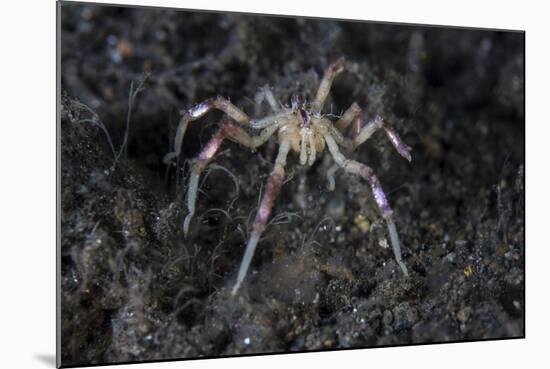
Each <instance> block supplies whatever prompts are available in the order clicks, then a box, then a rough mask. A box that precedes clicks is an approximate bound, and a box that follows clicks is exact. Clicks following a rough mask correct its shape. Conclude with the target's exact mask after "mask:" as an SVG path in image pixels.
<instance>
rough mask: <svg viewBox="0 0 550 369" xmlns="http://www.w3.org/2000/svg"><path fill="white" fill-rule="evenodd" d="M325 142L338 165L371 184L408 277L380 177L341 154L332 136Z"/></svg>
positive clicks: (397, 255) (398, 262)
mask: <svg viewBox="0 0 550 369" xmlns="http://www.w3.org/2000/svg"><path fill="white" fill-rule="evenodd" d="M325 141H326V143H327V146H328V149H329V151H330V153H331V155H332V157H333V158H334V161H336V164H338V165H339V166H340V167H342V168H343V169H344V170H345V171H346V172H347V173H352V174H357V175H360V176H361V177H362V178H364V179H366V180H367V181H368V182H369V184H370V187H371V190H372V193H373V195H374V200H375V201H376V204H377V205H378V209H379V211H380V214H381V215H382V217H383V218H384V219H385V220H386V224H387V226H388V233H389V235H390V242H391V245H392V249H393V254H394V257H395V260H396V261H397V264H398V265H399V267H400V268H401V270H402V271H403V274H405V276H407V275H408V274H409V273H408V271H407V267H406V266H405V263H403V261H402V259H401V244H400V242H399V236H398V234H397V230H396V228H395V223H394V222H393V219H392V214H393V211H392V209H391V207H390V204H389V203H388V199H387V198H386V194H385V193H384V190H383V189H382V185H380V181H379V180H378V177H377V176H376V175H375V174H374V171H373V170H372V168H370V167H369V166H367V165H365V164H362V163H359V162H357V161H355V160H349V159H347V158H346V157H345V156H344V155H343V154H342V153H341V152H340V150H339V148H338V145H337V144H336V141H334V139H333V138H332V137H331V136H329V135H326V136H325Z"/></svg>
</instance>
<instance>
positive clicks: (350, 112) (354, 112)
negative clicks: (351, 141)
mask: <svg viewBox="0 0 550 369" xmlns="http://www.w3.org/2000/svg"><path fill="white" fill-rule="evenodd" d="M360 117H361V108H360V107H359V105H357V103H355V102H354V103H353V104H351V106H350V107H349V108H348V109H347V110H346V111H345V112H344V114H343V115H342V116H341V117H340V119H338V121H337V122H336V123H335V125H336V128H338V130H339V131H340V132H342V134H344V135H345V133H346V130H347V128H348V126H349V125H350V123H351V122H352V121H354V120H357V119H358V118H360Z"/></svg>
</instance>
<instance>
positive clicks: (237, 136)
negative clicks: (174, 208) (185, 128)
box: [183, 121, 277, 237]
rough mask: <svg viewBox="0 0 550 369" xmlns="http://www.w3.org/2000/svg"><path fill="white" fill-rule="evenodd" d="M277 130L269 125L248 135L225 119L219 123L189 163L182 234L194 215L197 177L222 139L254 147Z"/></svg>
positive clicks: (185, 231) (261, 143) (187, 229)
mask: <svg viewBox="0 0 550 369" xmlns="http://www.w3.org/2000/svg"><path fill="white" fill-rule="evenodd" d="M276 130H277V127H276V126H274V127H269V128H266V129H264V130H263V131H262V132H261V133H260V135H259V136H250V135H249V134H248V133H246V131H244V130H243V129H242V128H240V127H237V126H235V125H233V124H230V123H228V122H227V121H226V122H224V123H222V124H221V127H220V129H219V130H218V132H216V133H215V134H214V136H212V138H211V139H210V141H209V142H208V143H207V144H206V146H205V147H204V148H203V149H202V151H201V152H200V153H199V155H198V156H197V157H196V158H195V159H194V160H193V162H192V164H191V174H190V176H189V185H188V186H187V210H188V212H187V216H186V217H185V220H184V222H183V235H184V237H187V234H188V233H189V224H190V223H191V220H192V219H193V216H194V215H195V204H196V201H197V192H198V185H199V178H200V175H201V173H202V171H203V170H204V168H205V167H206V165H208V163H209V162H210V161H211V160H212V158H213V157H214V155H215V154H216V152H217V151H218V150H219V148H220V146H221V144H222V142H223V140H224V139H225V138H230V139H232V140H234V141H236V142H238V143H240V144H242V145H244V146H246V147H249V148H251V149H254V148H256V147H258V146H261V145H263V144H264V143H265V142H266V141H267V140H268V139H269V137H270V136H271V135H272V134H273V133H274V132H275V131H276Z"/></svg>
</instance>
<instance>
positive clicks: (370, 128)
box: [327, 104, 412, 191]
mask: <svg viewBox="0 0 550 369" xmlns="http://www.w3.org/2000/svg"><path fill="white" fill-rule="evenodd" d="M352 108H353V104H352V106H351V107H350V108H349V109H348V110H347V111H346V113H344V115H343V116H342V117H341V118H340V120H338V122H337V123H336V127H337V128H338V125H340V128H341V129H340V130H341V131H342V130H345V129H346V128H347V126H348V125H349V123H351V122H352V121H353V119H354V118H351V114H350V115H348V112H349V111H352V110H354V109H352ZM359 114H360V109H359ZM355 119H356V121H357V124H356V126H357V127H354V130H355V129H358V128H359V127H361V121H362V119H361V118H360V117H357V118H355ZM380 128H383V129H384V131H385V132H386V135H387V136H388V138H389V139H390V142H391V143H392V145H393V147H394V148H395V149H396V150H397V152H398V153H399V155H401V156H402V157H404V158H405V159H407V160H408V161H409V162H410V161H411V160H412V157H411V154H410V151H411V148H410V147H409V146H407V145H406V144H405V143H404V142H403V141H402V140H401V138H400V137H399V135H398V134H397V132H395V130H394V129H393V127H391V126H390V125H388V124H387V123H385V122H384V121H383V120H382V118H381V117H380V116H377V117H376V118H374V120H372V121H370V122H369V123H368V124H367V125H365V126H364V127H362V128H360V129H358V132H357V133H356V134H355V133H352V134H351V135H352V137H353V140H352V143H351V149H349V150H348V151H347V154H348V155H349V154H351V153H352V152H353V151H355V149H356V148H357V147H359V146H360V145H362V144H363V143H364V142H365V141H367V140H368V139H369V138H370V137H371V136H372V135H373V134H374V133H375V132H376V131H377V130H379V129H380ZM338 168H339V165H338V164H334V165H333V166H332V167H330V168H329V170H328V171H327V181H328V189H329V191H333V190H334V175H335V173H336V171H337V170H338Z"/></svg>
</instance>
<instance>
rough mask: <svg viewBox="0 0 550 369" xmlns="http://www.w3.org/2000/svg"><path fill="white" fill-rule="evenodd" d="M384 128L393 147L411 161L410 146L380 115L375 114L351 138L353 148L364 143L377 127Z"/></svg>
mask: <svg viewBox="0 0 550 369" xmlns="http://www.w3.org/2000/svg"><path fill="white" fill-rule="evenodd" d="M380 128H384V131H385V132H386V135H387V136H388V138H389V139H390V142H391V143H392V145H393V147H395V149H396V150H397V152H398V153H399V155H401V156H402V157H404V158H405V159H407V160H408V161H411V159H412V158H411V154H410V151H411V148H410V147H409V146H407V145H406V144H405V143H404V142H403V141H402V140H401V138H400V137H399V135H398V134H397V132H395V130H394V129H393V127H391V126H390V125H389V124H388V123H387V122H385V121H383V120H382V118H381V117H380V116H377V117H376V118H375V119H374V120H372V121H370V122H369V123H368V124H367V125H366V126H364V127H363V128H362V129H361V131H360V132H359V134H358V135H357V136H355V138H354V139H353V149H355V148H357V147H358V146H359V145H361V144H362V143H364V142H365V141H366V140H368V139H369V138H370V136H372V135H373V133H374V132H376V131H377V130H378V129H380Z"/></svg>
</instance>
